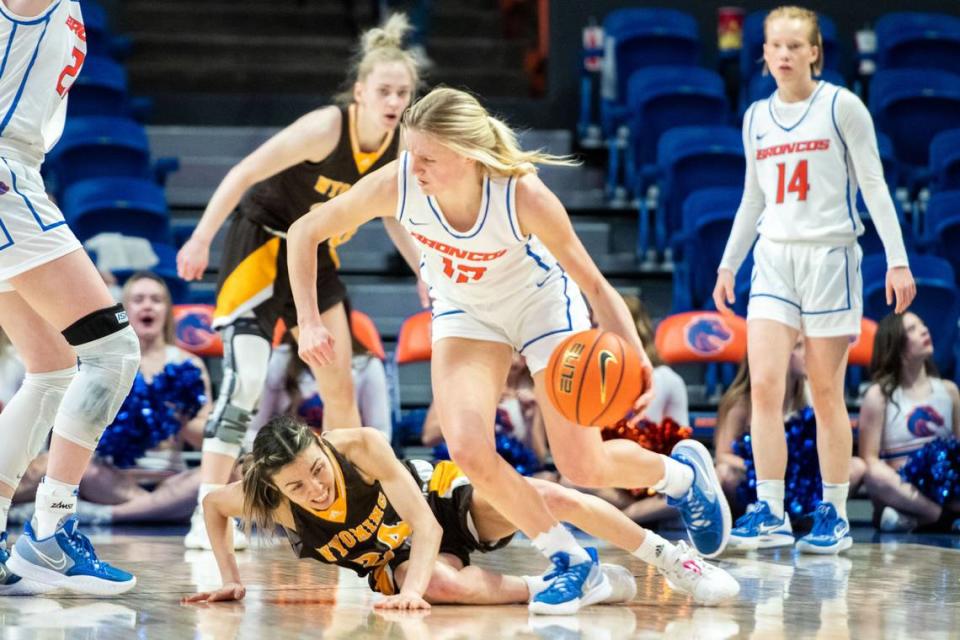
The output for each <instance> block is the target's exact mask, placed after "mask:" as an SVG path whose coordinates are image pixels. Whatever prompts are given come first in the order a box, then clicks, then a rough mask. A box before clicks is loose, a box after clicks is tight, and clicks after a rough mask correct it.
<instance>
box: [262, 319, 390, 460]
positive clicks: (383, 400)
mask: <svg viewBox="0 0 960 640" xmlns="http://www.w3.org/2000/svg"><path fill="white" fill-rule="evenodd" d="M351 371H352V374H353V386H354V388H355V389H356V392H357V406H358V407H359V409H360V420H361V421H362V422H363V425H364V426H365V427H372V428H374V429H376V430H377V431H379V432H380V433H382V434H383V435H384V437H385V438H386V439H387V442H390V441H391V438H392V437H393V423H392V418H391V415H390V391H389V388H388V383H387V372H386V369H385V368H384V366H383V362H382V361H381V360H380V358H378V357H377V356H375V355H374V354H372V353H371V352H370V351H369V350H368V349H367V348H366V347H364V346H363V345H362V344H361V343H360V341H359V340H357V339H356V338H355V337H354V338H353V361H352V366H351ZM282 414H288V415H293V416H297V417H299V418H300V419H301V420H303V421H304V422H306V423H307V424H308V425H310V426H311V427H313V428H315V429H321V428H322V427H323V399H322V398H321V397H320V396H319V395H318V394H317V392H316V381H315V380H314V379H313V375H312V374H311V372H310V369H309V368H308V367H307V366H306V365H305V364H304V363H303V361H302V360H301V359H300V358H298V357H296V356H295V354H294V352H293V345H291V344H290V343H289V342H284V343H283V344H281V345H280V346H279V347H277V348H276V349H274V351H273V353H272V354H271V355H270V364H269V366H268V371H267V381H266V384H265V386H264V390H263V398H262V399H261V401H260V409H259V410H258V411H257V415H256V417H255V418H254V420H253V422H252V424H251V428H250V430H249V431H248V434H247V439H248V441H249V443H250V444H252V438H253V437H254V436H256V433H257V431H259V430H260V427H262V426H263V425H264V424H266V423H267V422H268V421H269V420H270V419H271V418H273V417H274V416H277V415H282Z"/></svg>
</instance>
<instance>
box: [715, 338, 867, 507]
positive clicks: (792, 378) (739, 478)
mask: <svg viewBox="0 0 960 640" xmlns="http://www.w3.org/2000/svg"><path fill="white" fill-rule="evenodd" d="M785 389H786V393H785V394H784V397H783V419H784V421H786V420H787V419H788V418H789V417H790V416H792V415H794V414H795V413H796V412H798V411H800V410H801V409H803V408H804V407H808V406H810V393H809V391H808V389H807V372H806V363H805V361H804V341H803V338H802V337H800V338H798V339H797V341H796V343H795V344H794V346H793V351H792V352H791V353H790V364H789V366H788V367H787V380H786V385H785ZM751 415H752V414H751V407H750V365H749V363H748V361H747V359H746V358H745V359H744V361H743V363H742V364H741V365H740V370H739V371H737V375H736V377H735V378H734V379H733V383H732V384H731V385H730V388H729V389H727V391H726V393H724V394H723V397H722V398H721V399H720V407H719V409H718V411H717V426H716V429H715V430H714V436H713V442H714V447H715V452H714V459H715V460H716V461H717V475H718V476H719V477H720V484H721V485H723V490H724V493H726V494H727V500H729V502H730V504H731V505H733V507H734V509H737V510H739V511H742V510H743V509H744V508H745V507H746V506H747V505H743V504H737V500H736V494H737V487H738V486H740V484H741V483H742V482H743V479H744V477H745V476H746V467H745V466H744V460H743V458H741V457H740V456H738V455H737V454H735V453H734V452H733V443H734V442H736V440H737V439H738V438H740V436H742V435H743V434H744V433H747V432H748V431H749V430H750V418H751ZM865 472H866V465H865V463H864V461H863V460H862V459H861V458H858V457H856V456H853V457H852V459H851V461H850V487H851V492H852V493H856V491H857V488H858V487H859V486H860V482H861V481H862V480H863V476H864V473H865Z"/></svg>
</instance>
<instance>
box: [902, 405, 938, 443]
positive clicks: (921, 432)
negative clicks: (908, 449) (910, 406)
mask: <svg viewBox="0 0 960 640" xmlns="http://www.w3.org/2000/svg"><path fill="white" fill-rule="evenodd" d="M945 422H946V421H945V420H944V419H943V416H942V415H940V414H939V413H938V412H937V410H936V409H934V408H933V407H931V406H928V405H922V406H919V407H916V408H914V410H913V411H911V412H910V415H909V416H908V417H907V429H909V430H910V433H912V434H913V435H915V436H917V437H920V438H925V437H929V436H935V435H937V434H939V433H940V432H941V431H942V430H943V426H944V424H945Z"/></svg>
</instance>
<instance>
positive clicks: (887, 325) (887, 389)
mask: <svg viewBox="0 0 960 640" xmlns="http://www.w3.org/2000/svg"><path fill="white" fill-rule="evenodd" d="M906 349H907V330H906V329H904V328H903V314H897V313H888V314H887V315H886V317H884V318H883V320H881V321H880V324H879V325H877V335H876V336H874V338H873V356H871V358H870V378H871V379H872V380H873V382H874V383H876V385H877V386H878V387H880V392H881V393H882V394H883V397H884V398H886V399H887V402H891V403H893V405H894V406H895V407H897V409H898V410H899V409H900V406H899V405H898V404H897V403H896V402H894V400H893V392H894V391H895V390H896V389H897V387H899V386H900V383H901V382H902V381H903V380H902V373H903V355H904V352H905V351H906ZM923 368H924V369H925V370H926V372H927V375H928V376H933V377H936V378H939V377H940V372H939V371H937V365H935V364H934V363H933V358H927V359H926V360H925V361H924V362H923Z"/></svg>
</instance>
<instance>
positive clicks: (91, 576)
mask: <svg viewBox="0 0 960 640" xmlns="http://www.w3.org/2000/svg"><path fill="white" fill-rule="evenodd" d="M77 523H78V520H77V516H76V514H74V515H71V516H70V517H68V518H66V519H65V520H64V521H62V522H61V523H60V526H59V527H57V530H56V532H54V534H53V535H52V536H50V537H48V538H44V539H42V540H37V537H36V534H35V533H34V530H33V526H32V523H30V522H28V523H27V524H25V525H24V527H23V535H21V536H20V537H19V538H18V539H17V543H16V544H15V545H14V547H13V552H12V553H11V554H10V559H9V560H8V561H7V568H8V569H10V570H11V571H13V572H14V573H15V574H17V575H18V576H20V577H22V578H24V579H27V580H32V581H34V582H40V583H43V584H46V585H49V586H51V587H62V588H64V589H67V590H68V591H72V592H74V593H82V594H87V595H96V596H112V595H118V594H121V593H125V592H127V591H129V590H130V589H132V588H133V587H134V586H136V584H137V579H136V578H135V577H134V576H133V575H131V574H129V573H127V572H126V571H122V570H121V569H117V568H115V567H112V566H110V565H109V564H107V563H106V562H102V561H101V560H100V559H99V558H98V557H97V552H96V551H95V550H94V548H93V545H92V544H91V543H90V540H89V539H87V537H86V536H85V535H83V534H82V533H80V532H79V531H77Z"/></svg>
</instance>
